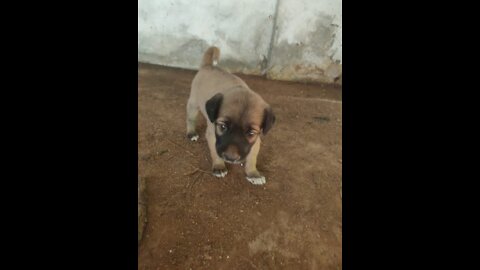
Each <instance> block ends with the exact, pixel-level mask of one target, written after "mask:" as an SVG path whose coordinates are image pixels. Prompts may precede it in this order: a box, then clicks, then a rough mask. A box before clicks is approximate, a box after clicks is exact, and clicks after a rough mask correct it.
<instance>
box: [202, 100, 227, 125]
mask: <svg viewBox="0 0 480 270" xmlns="http://www.w3.org/2000/svg"><path fill="white" fill-rule="evenodd" d="M222 100H223V95H222V94H220V93H218V94H216V95H215V96H213V97H212V98H210V99H209V100H208V101H207V103H206V104H205V109H206V111H207V115H208V119H209V120H210V122H212V123H213V122H214V121H215V120H216V119H217V116H218V111H219V110H220V105H222Z"/></svg>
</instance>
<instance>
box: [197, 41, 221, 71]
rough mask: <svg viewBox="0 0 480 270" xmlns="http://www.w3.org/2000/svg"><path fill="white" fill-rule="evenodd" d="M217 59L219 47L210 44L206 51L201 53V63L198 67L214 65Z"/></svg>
mask: <svg viewBox="0 0 480 270" xmlns="http://www.w3.org/2000/svg"><path fill="white" fill-rule="evenodd" d="M219 59H220V49H219V48H217V47H213V46H212V47H210V48H208V49H207V51H205V54H204V55H203V60H202V64H201V65H200V67H205V66H216V65H217V63H218V60H219Z"/></svg>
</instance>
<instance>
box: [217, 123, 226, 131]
mask: <svg viewBox="0 0 480 270" xmlns="http://www.w3.org/2000/svg"><path fill="white" fill-rule="evenodd" d="M218 127H219V128H220V131H221V132H224V131H225V130H227V125H225V124H219V125H218Z"/></svg>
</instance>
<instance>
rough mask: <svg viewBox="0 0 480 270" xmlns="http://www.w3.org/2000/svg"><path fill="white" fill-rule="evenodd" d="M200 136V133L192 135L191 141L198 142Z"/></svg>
mask: <svg viewBox="0 0 480 270" xmlns="http://www.w3.org/2000/svg"><path fill="white" fill-rule="evenodd" d="M198 138H199V136H198V135H194V136H192V137H190V141H192V142H196V141H198Z"/></svg>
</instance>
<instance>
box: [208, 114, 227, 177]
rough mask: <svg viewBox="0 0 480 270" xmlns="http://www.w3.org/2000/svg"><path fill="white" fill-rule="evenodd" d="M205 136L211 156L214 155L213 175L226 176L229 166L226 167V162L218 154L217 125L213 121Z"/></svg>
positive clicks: (209, 124)
mask: <svg viewBox="0 0 480 270" xmlns="http://www.w3.org/2000/svg"><path fill="white" fill-rule="evenodd" d="M205 137H206V138H207V142H208V148H209V149H210V156H211V157H212V172H213V175H215V176H216V177H225V175H227V173H228V171H227V167H225V162H224V161H223V159H221V158H220V157H219V156H218V154H217V150H216V148H215V140H216V139H215V126H214V125H213V124H212V123H208V125H207V131H206V133H205Z"/></svg>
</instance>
